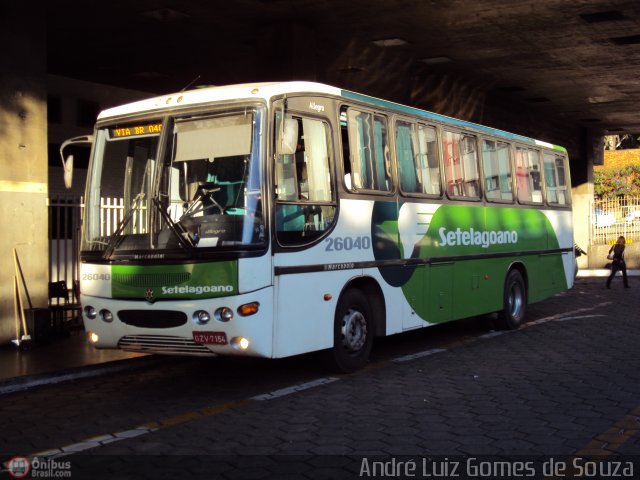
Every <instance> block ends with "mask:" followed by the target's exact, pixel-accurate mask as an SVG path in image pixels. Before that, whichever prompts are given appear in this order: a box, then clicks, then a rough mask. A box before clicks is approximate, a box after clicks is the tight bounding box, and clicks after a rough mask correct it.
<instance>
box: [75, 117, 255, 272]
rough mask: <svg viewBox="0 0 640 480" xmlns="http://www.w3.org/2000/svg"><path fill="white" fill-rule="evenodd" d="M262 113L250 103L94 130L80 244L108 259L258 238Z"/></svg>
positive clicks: (196, 250) (179, 252) (236, 244)
mask: <svg viewBox="0 0 640 480" xmlns="http://www.w3.org/2000/svg"><path fill="white" fill-rule="evenodd" d="M261 115H262V113H261V111H260V109H259V108H256V107H251V108H249V107H247V108H243V109H241V110H237V109H234V110H232V111H224V112H220V113H211V112H209V113H207V114H206V115H192V114H191V115H188V116H183V117H179V116H176V117H173V118H170V119H165V120H164V121H162V120H161V119H151V120H149V121H139V122H136V123H135V124H131V123H128V124H118V125H112V126H108V127H104V128H101V129H99V130H98V131H97V133H96V146H95V152H94V159H93V163H92V169H91V173H90V175H91V178H90V180H89V182H88V188H87V202H86V206H85V208H86V212H85V224H84V234H83V236H82V237H83V238H82V247H81V250H82V251H83V252H87V253H88V252H94V254H95V255H101V256H102V257H103V258H104V259H105V260H108V259H111V258H113V257H125V258H131V257H132V256H133V258H140V259H144V258H170V257H171V256H172V255H175V256H177V257H184V256H185V255H187V256H189V255H195V256H203V255H205V256H206V254H207V253H213V252H215V251H219V250H233V249H240V248H256V247H258V248H260V247H263V246H264V244H265V229H264V223H263V215H262V190H261V173H260V172H261V167H260V141H259V138H260V124H261ZM163 129H164V130H166V131H165V132H163ZM160 142H164V143H165V145H164V148H160V147H161V145H160ZM162 152H164V154H162ZM158 153H160V154H162V157H163V158H162V159H158V158H157V155H158ZM151 251H153V253H151Z"/></svg>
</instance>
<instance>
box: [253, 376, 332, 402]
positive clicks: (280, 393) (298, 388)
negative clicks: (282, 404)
mask: <svg viewBox="0 0 640 480" xmlns="http://www.w3.org/2000/svg"><path fill="white" fill-rule="evenodd" d="M337 380H339V379H338V378H335V377H326V378H319V379H317V380H312V381H311V382H306V383H302V384H300V385H294V386H292V387H286V388H281V389H280V390H275V391H273V392H269V393H265V394H263V395H256V396H255V397H251V400H256V401H258V402H260V401H264V400H273V399H274V398H280V397H285V396H287V395H291V394H292V393H297V392H302V391H303V390H308V389H309V388H314V387H318V386H320V385H327V384H329V383H333V382H335V381H337Z"/></svg>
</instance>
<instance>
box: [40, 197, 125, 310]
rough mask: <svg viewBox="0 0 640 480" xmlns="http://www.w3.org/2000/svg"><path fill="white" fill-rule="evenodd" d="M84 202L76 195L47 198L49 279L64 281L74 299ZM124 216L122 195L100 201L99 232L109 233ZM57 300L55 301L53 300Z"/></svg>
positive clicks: (78, 268)
mask: <svg viewBox="0 0 640 480" xmlns="http://www.w3.org/2000/svg"><path fill="white" fill-rule="evenodd" d="M83 209H84V201H83V198H82V197H78V196H73V197H71V196H59V197H51V198H49V282H50V283H53V282H61V281H63V282H65V284H66V285H67V289H68V291H69V293H70V298H69V301H71V302H72V303H73V302H77V301H78V300H79V299H78V298H76V296H77V289H76V288H73V285H74V284H75V283H76V282H77V281H78V280H79V279H80V262H79V259H78V252H79V250H80V227H81V226H82V211H83ZM123 215H124V204H123V199H122V198H102V199H101V201H100V223H101V235H105V236H106V235H111V234H112V233H113V231H114V230H115V229H116V227H117V225H118V223H120V221H121V220H122V218H123ZM56 302H57V300H56Z"/></svg>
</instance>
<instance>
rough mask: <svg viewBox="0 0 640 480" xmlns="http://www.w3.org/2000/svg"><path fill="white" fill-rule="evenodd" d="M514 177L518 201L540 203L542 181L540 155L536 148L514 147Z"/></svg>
mask: <svg viewBox="0 0 640 480" xmlns="http://www.w3.org/2000/svg"><path fill="white" fill-rule="evenodd" d="M516 179H517V185H518V201H520V202H524V203H542V183H541V178H540V155H539V153H538V151H537V150H534V149H532V148H526V147H516Z"/></svg>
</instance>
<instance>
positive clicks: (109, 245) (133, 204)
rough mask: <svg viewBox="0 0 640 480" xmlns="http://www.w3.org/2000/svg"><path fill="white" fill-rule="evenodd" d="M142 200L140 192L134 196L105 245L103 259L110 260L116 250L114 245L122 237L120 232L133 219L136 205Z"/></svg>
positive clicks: (142, 194) (142, 195)
mask: <svg viewBox="0 0 640 480" xmlns="http://www.w3.org/2000/svg"><path fill="white" fill-rule="evenodd" d="M143 199H144V192H140V193H138V194H137V195H136V196H135V198H134V199H133V202H131V209H130V210H129V211H128V212H127V214H126V215H125V216H124V218H123V219H122V220H121V221H120V223H119V224H118V228H116V231H115V232H113V234H112V235H111V238H110V239H109V242H108V243H107V247H106V248H105V250H104V253H103V254H102V258H103V259H105V260H108V259H109V258H111V255H113V251H114V250H115V249H116V244H117V243H118V239H119V238H120V235H122V232H123V231H124V229H125V227H126V226H127V224H128V223H129V222H130V221H131V219H132V218H133V214H134V213H135V211H136V210H137V209H138V204H139V203H140V202H141V201H142V200H143Z"/></svg>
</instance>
